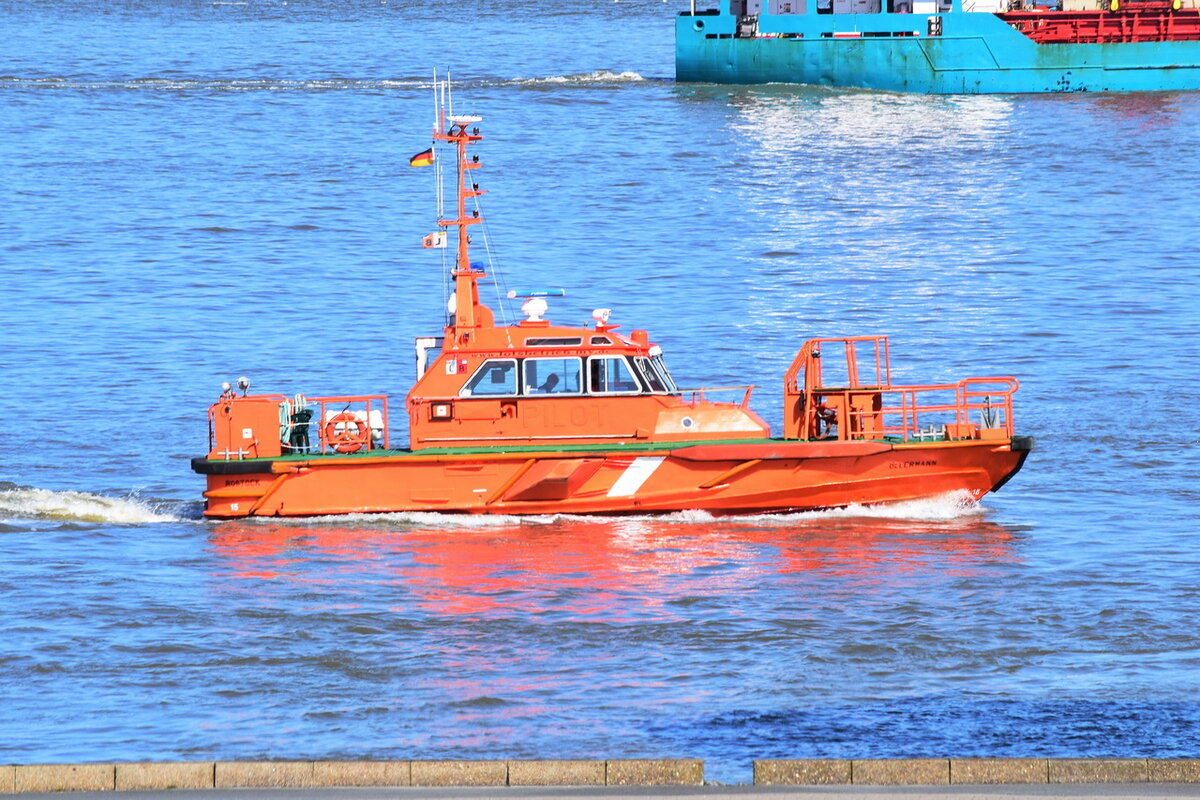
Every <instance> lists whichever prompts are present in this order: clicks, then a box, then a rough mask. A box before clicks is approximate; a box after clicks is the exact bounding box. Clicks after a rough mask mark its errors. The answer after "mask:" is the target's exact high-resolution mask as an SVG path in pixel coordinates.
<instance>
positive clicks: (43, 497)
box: [0, 488, 177, 524]
mask: <svg viewBox="0 0 1200 800" xmlns="http://www.w3.org/2000/svg"><path fill="white" fill-rule="evenodd" d="M0 517H2V518H10V519H11V518H16V519H50V520H61V521H64V522H114V523H118V524H139V523H146V522H174V521H175V520H176V519H177V517H174V516H172V515H170V514H164V513H162V512H161V511H158V510H156V509H154V508H153V507H152V506H151V505H150V504H149V503H147V502H145V501H144V500H140V499H138V498H136V497H125V498H122V497H107V496H105V495H101V494H91V493H89V492H55V491H51V490H50V489H19V488H14V489H0Z"/></svg>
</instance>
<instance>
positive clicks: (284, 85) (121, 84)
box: [0, 69, 649, 92]
mask: <svg viewBox="0 0 1200 800" xmlns="http://www.w3.org/2000/svg"><path fill="white" fill-rule="evenodd" d="M647 80H649V79H648V78H645V77H643V76H642V75H639V74H638V73H636V72H632V71H625V72H615V71H613V70H607V69H599V70H593V71H592V72H580V73H575V74H571V75H552V76H547V77H540V78H521V77H517V78H477V79H475V80H474V81H470V80H468V81H464V82H462V84H461V86H462V87H464V88H471V87H472V85H475V86H479V87H485V88H490V87H497V86H500V87H503V86H564V85H566V86H583V87H591V86H617V85H623V84H630V83H644V82H646V81H647ZM0 87H8V88H18V89H67V90H113V89H116V90H137V91H145V90H149V91H176V92H345V91H364V90H368V91H386V90H405V91H407V90H417V91H425V90H426V89H428V88H429V87H430V82H429V79H428V78H425V77H420V78H418V77H401V78H310V79H286V78H275V77H261V78H204V77H197V76H184V75H173V76H153V77H144V78H126V79H121V80H103V79H96V80H89V79H87V78H79V77H75V76H71V77H67V76H62V77H37V78H26V77H22V76H18V75H0Z"/></svg>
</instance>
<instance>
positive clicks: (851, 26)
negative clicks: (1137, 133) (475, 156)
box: [675, 4, 1200, 94]
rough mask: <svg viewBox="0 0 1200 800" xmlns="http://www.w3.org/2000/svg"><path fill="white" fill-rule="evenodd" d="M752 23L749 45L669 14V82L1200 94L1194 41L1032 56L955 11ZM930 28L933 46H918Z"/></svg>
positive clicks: (987, 18) (725, 24)
mask: <svg viewBox="0 0 1200 800" xmlns="http://www.w3.org/2000/svg"><path fill="white" fill-rule="evenodd" d="M956 5H957V4H956ZM935 19H936V20H938V22H936V23H934V22H932V20H935ZM755 23H756V30H755V31H754V35H745V33H744V31H743V32H742V33H741V34H740V35H739V32H738V18H737V17H736V16H734V15H732V14H728V13H716V12H698V13H696V14H691V13H684V14H680V15H679V17H678V18H677V20H676V27H675V77H676V80H678V81H682V82H707V83H803V84H815V85H822V86H844V87H859V88H864V89H880V90H886V91H895V92H920V93H927V94H994V93H1018V92H1130V91H1164V90H1180V89H1198V88H1200V41H1150V42H1115V43H1087V44H1038V43H1037V42H1035V41H1033V40H1032V39H1030V38H1028V37H1027V36H1025V35H1024V34H1022V33H1021V32H1020V31H1017V30H1015V29H1014V28H1013V27H1012V26H1010V25H1009V24H1008V23H1007V22H1005V21H1004V20H1003V19H1001V18H1000V17H999V16H997V15H996V14H991V13H981V12H964V11H959V10H957V9H956V10H953V11H949V12H946V13H941V14H937V15H935V16H927V15H924V14H893V13H878V14H821V15H818V14H778V15H776V14H760V15H758V16H757V17H756V19H755ZM935 25H940V35H937V34H936V33H935V35H929V34H930V33H931V32H934V31H936V30H937V29H936V28H935V27H934V26H935Z"/></svg>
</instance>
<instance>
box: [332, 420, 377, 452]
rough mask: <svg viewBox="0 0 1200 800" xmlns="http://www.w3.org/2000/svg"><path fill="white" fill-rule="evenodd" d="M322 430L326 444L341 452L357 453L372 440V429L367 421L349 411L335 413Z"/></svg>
mask: <svg viewBox="0 0 1200 800" xmlns="http://www.w3.org/2000/svg"><path fill="white" fill-rule="evenodd" d="M322 431H323V433H324V434H325V444H326V445H328V446H329V447H331V448H333V449H334V450H336V451H337V452H339V453H357V452H358V451H359V450H362V449H363V448H364V447H366V446H367V443H368V442H369V441H370V440H371V429H370V427H369V426H368V425H367V423H366V421H365V420H363V419H361V418H359V417H358V415H356V414H352V413H350V412H349V411H343V412H341V413H340V414H334V415H333V416H332V417H330V418H329V419H328V421H326V423H325V427H324V428H323V429H322Z"/></svg>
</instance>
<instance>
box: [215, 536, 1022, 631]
mask: <svg viewBox="0 0 1200 800" xmlns="http://www.w3.org/2000/svg"><path fill="white" fill-rule="evenodd" d="M428 516H433V515H428ZM434 522H435V524H429V521H428V520H427V519H424V518H422V519H413V518H411V517H409V518H406V517H401V516H396V517H375V518H371V519H362V520H359V519H352V520H347V521H345V522H340V523H338V522H328V521H320V522H316V523H314V522H306V523H289V522H276V521H262V522H230V523H222V524H219V525H216V526H214V528H213V529H212V544H213V547H214V550H215V552H216V554H217V556H218V557H219V559H220V560H221V561H222V562H223V563H224V564H225V565H226V566H227V567H228V569H229V572H228V573H227V575H232V576H233V577H236V578H241V579H255V580H266V581H281V580H282V581H296V582H301V583H316V584H339V585H340V588H341V589H342V590H343V593H345V592H346V591H347V590H351V591H352V592H354V593H358V594H361V593H365V592H369V591H370V589H369V587H370V586H372V585H376V584H387V585H390V586H392V587H402V588H403V590H404V591H403V592H401V593H400V594H399V595H396V594H395V593H393V594H392V597H393V598H394V599H395V598H397V597H398V598H400V599H411V604H412V605H415V606H417V607H419V608H422V609H424V610H427V611H429V612H432V613H434V614H438V615H466V616H483V615H494V614H498V613H512V612H522V613H529V614H533V615H535V616H539V617H545V618H547V619H556V618H561V617H563V616H567V617H570V618H574V619H587V618H593V617H597V616H602V617H603V618H604V619H605V620H606V621H619V620H621V619H625V618H629V616H630V615H631V614H632V615H637V616H642V617H644V616H645V615H646V614H647V613H648V612H649V613H652V614H657V615H659V616H661V617H663V618H678V617H679V613H678V610H677V608H676V606H677V604H680V603H685V604H686V603H689V602H695V601H698V600H702V599H704V598H706V597H729V596H732V597H736V596H738V595H739V594H741V593H748V592H751V591H755V590H758V589H760V588H762V587H763V586H764V585H765V584H770V583H771V582H779V581H781V580H784V581H792V582H795V581H810V580H812V579H815V578H822V579H825V580H836V581H840V582H844V583H853V584H864V583H865V584H873V585H882V586H885V587H886V586H887V585H889V584H896V583H900V582H908V581H911V580H914V579H916V580H919V579H921V578H922V576H933V575H936V576H937V577H938V578H945V577H948V576H949V577H953V576H962V575H970V574H972V573H974V572H976V571H978V570H980V569H982V568H984V567H985V566H987V565H994V564H996V563H1011V562H1013V561H1016V560H1018V555H1017V550H1016V547H1015V545H1016V543H1017V542H1018V535H1017V534H1015V533H1014V532H1013V531H1011V530H1009V529H1008V528H1006V527H1004V526H1002V525H999V524H996V523H993V522H991V521H989V520H987V519H985V518H984V517H982V516H981V515H979V514H968V515H965V516H961V517H958V518H953V519H949V520H936V521H919V520H916V521H914V520H905V519H896V518H887V517H882V518H881V517H862V516H823V515H793V516H790V517H789V516H783V517H774V518H772V517H756V518H729V519H702V520H696V519H689V518H686V517H680V516H666V517H636V518H613V519H606V518H554V519H539V520H514V519H511V518H510V519H504V520H496V521H489V522H481V521H480V520H477V519H469V520H462V522H463V523H464V524H462V525H458V524H456V518H454V517H437V518H436V519H435V520H434ZM393 601H394V600H393ZM406 605H407V603H406Z"/></svg>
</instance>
